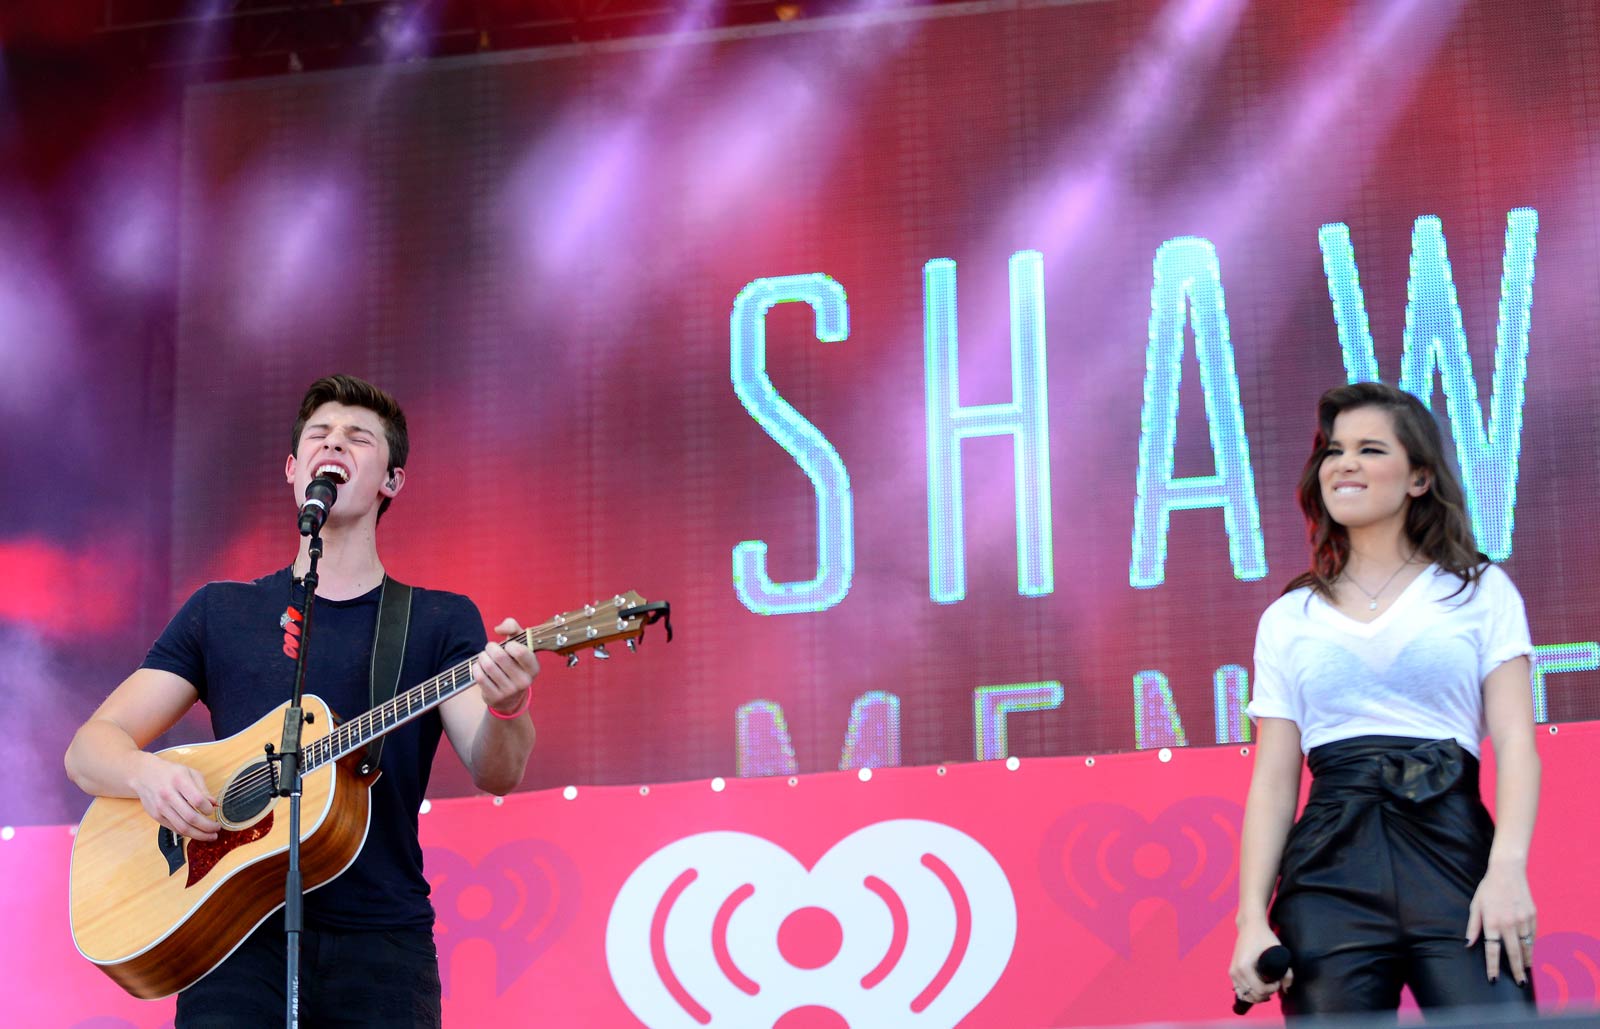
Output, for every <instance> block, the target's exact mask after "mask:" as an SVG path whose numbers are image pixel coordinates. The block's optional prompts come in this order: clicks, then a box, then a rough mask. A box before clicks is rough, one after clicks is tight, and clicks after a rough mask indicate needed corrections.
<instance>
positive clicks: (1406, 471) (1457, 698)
mask: <svg viewBox="0 0 1600 1029" xmlns="http://www.w3.org/2000/svg"><path fill="white" fill-rule="evenodd" d="M1299 500H1300V508H1301V510H1302V511H1303V512H1304V513H1305V516H1306V521H1307V523H1308V527H1309V530H1310V536H1311V551H1312V553H1311V568H1310V569H1309V570H1308V571H1306V572H1305V573H1303V574H1302V575H1300V576H1299V577H1297V578H1296V579H1295V580H1294V581H1292V582H1291V583H1289V585H1288V587H1287V588H1286V589H1285V591H1284V594H1283V596H1281V597H1279V598H1278V600H1277V601H1276V602H1274V603H1273V604H1272V606H1271V607H1269V608H1268V609H1267V610H1266V612H1265V613H1264V614H1263V615H1262V616H1261V623H1260V627H1259V628H1258V630H1257V635H1256V652H1255V683H1254V689H1253V694H1252V699H1251V702H1250V706H1249V708H1248V711H1249V714H1250V716H1251V718H1253V719H1254V720H1255V722H1256V726H1257V728H1256V759H1255V770H1254V772H1253V774H1252V777H1251V782H1250V794H1249V799H1248V800H1247V802H1246V804H1245V816H1244V834H1243V840H1242V843H1241V855H1240V868H1239V913H1238V919H1237V922H1238V930H1239V936H1238V942H1237V944H1236V945H1235V947H1234V954H1233V964H1232V967H1231V968H1230V970H1229V972H1230V977H1231V979H1232V981H1233V986H1234V992H1235V994H1236V995H1237V996H1238V997H1239V998H1240V999H1242V1000H1246V1001H1250V1002H1252V1003H1256V1002H1260V1001H1263V1000H1266V999H1267V998H1268V997H1269V996H1270V995H1271V994H1272V993H1273V992H1274V991H1276V990H1278V989H1279V988H1280V986H1281V987H1282V990H1283V1009H1284V1013H1285V1014H1286V1015H1289V1016H1298V1015H1321V1014H1330V1013H1343V1012H1371V1011H1386V1010H1387V1011H1392V1010H1394V1009H1395V1008H1397V1007H1398V1006H1399V1003H1400V990H1401V987H1402V986H1409V987H1410V988H1411V992H1412V995H1413V996H1414V997H1415V998H1416V1000H1417V1002H1418V1004H1420V1005H1421V1006H1422V1007H1423V1008H1438V1007H1451V1006H1461V1005H1482V1004H1522V1005H1532V1004H1533V988H1532V982H1531V979H1530V975H1531V971H1532V954H1533V942H1534V934H1535V920H1534V905H1533V897H1532V895H1531V893H1530V891H1529V889H1528V875H1527V867H1528V844H1529V840H1530V839H1531V837H1532V835H1533V821H1534V812H1535V809H1536V808H1537V806H1538V796H1539V757H1538V754H1537V753H1536V751H1535V749H1534V731H1533V699H1532V694H1531V691H1530V689H1529V673H1530V665H1529V659H1530V658H1531V656H1532V654H1533V647H1532V644H1531V642H1530V639H1529V635H1528V624H1527V616H1526V615H1525V614H1524V611H1523V606H1522V598H1521V596H1520V595H1519V594H1518V593H1517V589H1516V587H1515V586H1514V585H1513V584H1512V582H1511V580H1510V578H1509V577H1507V576H1506V574H1505V573H1504V572H1503V571H1502V570H1501V569H1500V568H1498V567H1496V566H1495V565H1493V564H1490V563H1489V562H1488V559H1487V558H1485V557H1484V556H1483V555H1482V554H1480V553H1479V552H1478V550H1477V547H1476V546H1475V545H1474V543H1473V539H1472V529H1471V526H1470V524H1469V522H1468V520H1467V514H1466V507H1465V502H1464V497H1463V494H1462V490H1461V486H1460V484H1459V483H1458V482H1457V481H1456V478H1455V476H1454V474H1453V473H1452V472H1451V470H1450V468H1449V466H1448V465H1447V464H1446V463H1445V461H1444V452H1443V445H1442V442H1441V439H1440V434H1439V429H1438V426H1437V425H1435V424H1434V421H1433V417H1432V415H1431V414H1430V413H1429V412H1428V410H1427V408H1425V407H1424V406H1423V405H1422V403H1421V402H1420V401H1418V400H1417V399H1416V398H1415V397H1413V396H1411V395H1410V394H1408V393H1404V392H1402V391H1400V390H1397V389H1394V388H1392V387H1388V386H1384V385H1380V384H1377V383H1358V384H1355V385H1350V386H1340V387H1338V388H1336V389H1332V390H1329V391H1328V392H1327V393H1325V394H1324V395H1323V396H1322V398H1321V400H1320V401H1319V402H1318V405H1317V435H1316V440H1315V443H1314V445H1313V448H1312V453H1311V456H1310V458H1309V459H1308V460H1307V462H1306V466H1305V471H1304V472H1303V474H1302V475H1301V478H1300V489H1299ZM1485 734H1487V735H1488V736H1489V738H1490V739H1491V740H1492V741H1493V744H1494V750H1495V758H1496V761H1497V764H1498V777H1497V787H1496V791H1495V799H1496V811H1497V815H1498V818H1499V825H1498V827H1496V825H1495V824H1494V822H1493V821H1492V820H1491V819H1490V817H1489V814H1488V812H1487V811H1486V810H1485V809H1484V806H1483V802H1482V800H1481V799H1480V796H1479V791H1478V753H1479V744H1480V742H1481V741H1482V739H1483V738H1484V736H1485ZM1302 753H1304V754H1305V755H1306V761H1307V763H1308V764H1309V766H1310V768H1311V773H1312V776H1313V782H1312V787H1311V796H1310V799H1309V801H1308V802H1307V804H1306V808H1305V811H1304V812H1303V813H1302V815H1301V818H1300V821H1299V822H1297V823H1295V824H1294V826H1293V829H1292V831H1291V828H1290V823H1291V822H1293V821H1294V813H1295V807H1296V804H1297V802H1298V798H1299V792H1300V768H1301V755H1302ZM1274 885H1276V886H1277V898H1276V900H1273V887H1274ZM1269 900H1270V901H1272V906H1271V913H1270V916H1269V913H1268V902H1269ZM1274 927H1276V929H1277V932H1276V933H1274V931H1273V929H1274ZM1280 937H1281V942H1282V943H1283V944H1284V945H1286V946H1287V947H1288V948H1289V950H1290V952H1291V953H1292V954H1293V964H1292V969H1291V971H1290V973H1289V974H1288V975H1286V976H1285V977H1284V979H1283V981H1282V983H1281V984H1280V983H1266V982H1263V981H1262V980H1261V978H1260V976H1258V975H1257V974H1256V969H1255V963H1256V960H1257V958H1258V957H1259V956H1260V955H1261V953H1262V952H1263V951H1264V950H1266V949H1267V948H1268V947H1272V946H1274V945H1276V944H1278V943H1279V942H1280Z"/></svg>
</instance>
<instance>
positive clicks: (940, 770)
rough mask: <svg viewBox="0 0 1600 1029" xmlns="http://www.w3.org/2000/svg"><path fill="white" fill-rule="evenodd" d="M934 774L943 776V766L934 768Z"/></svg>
mask: <svg viewBox="0 0 1600 1029" xmlns="http://www.w3.org/2000/svg"><path fill="white" fill-rule="evenodd" d="M934 773H935V774H937V775H944V774H945V770H944V765H940V766H939V767H938V768H935V769H934Z"/></svg>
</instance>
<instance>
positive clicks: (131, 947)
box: [70, 592, 672, 1000]
mask: <svg viewBox="0 0 1600 1029" xmlns="http://www.w3.org/2000/svg"><path fill="white" fill-rule="evenodd" d="M667 614H668V605H667V603H666V602H665V601H656V602H655V603H646V602H645V600H644V598H642V597H640V596H639V594H637V593H633V592H629V593H623V594H619V595H617V596H615V597H612V598H611V599H610V600H608V601H606V602H605V603H596V604H590V605H587V606H586V607H584V608H582V609H581V610H578V611H569V612H568V613H566V614H564V615H558V616H557V617H555V618H553V619H551V620H550V621H549V622H546V623H544V624H543V625H539V626H535V627H534V628H531V629H526V630H524V631H523V632H521V633H520V634H518V635H516V636H513V637H512V639H514V640H517V641H519V642H521V643H523V644H525V645H526V646H527V647H529V648H530V649H532V650H536V651H538V650H546V651H554V652H555V653H558V654H565V655H567V663H568V664H569V665H570V664H575V663H576V662H577V660H578V651H580V650H585V649H588V648H595V656H596V657H601V658H603V657H609V656H610V655H609V654H608V653H607V651H606V649H605V645H606V644H608V643H612V642H615V641H617V640H626V641H627V645H628V648H629V649H630V650H631V649H633V648H634V647H635V646H636V645H637V643H638V641H639V639H640V638H641V637H642V636H643V635H644V629H645V626H646V625H648V624H650V623H652V622H655V621H657V620H659V619H662V618H665V617H666V616H667ZM666 630H667V638H668V639H669V640H670V639H671V638H672V623H671V622H670V621H668V622H667V623H666ZM472 685H473V681H472V662H471V661H464V662H462V663H461V664H459V665H456V666H455V667H454V668H451V669H450V670H449V671H446V672H443V673H442V674H440V675H437V676H435V677H434V678H432V679H429V680H428V681H427V682H424V683H422V684H421V685H420V686H416V687H413V688H412V689H410V690H407V691H406V692H404V693H399V694H396V695H395V696H394V698H393V699H391V700H389V701H388V702H386V703H384V704H380V705H378V706H377V707H375V708H373V709H372V710H370V711H368V712H367V713H366V714H364V715H361V716H360V717H359V718H356V719H354V720H352V721H347V722H339V721H338V719H337V717H336V716H335V715H334V713H333V712H332V711H330V710H329V709H328V705H327V704H326V703H325V702H324V701H323V700H322V699H321V698H319V697H316V696H313V695H310V694H307V695H306V696H305V697H304V698H302V704H301V706H302V708H303V709H304V710H305V712H306V714H307V715H308V716H309V717H308V724H307V725H305V727H304V729H303V730H302V734H301V747H302V750H303V754H304V757H303V764H302V768H303V771H302V775H301V800H300V805H301V807H300V840H301V845H300V867H301V874H302V877H303V880H304V884H305V889H306V890H308V891H309V890H312V889H315V888H316V887H318V886H321V885H323V884H325V883H327V882H329V881H330V880H332V879H333V878H334V877H335V876H337V875H339V873H341V872H343V871H344V870H345V869H346V868H349V867H350V864H351V862H353V861H355V859H356V855H357V854H359V853H360V852H361V846H362V844H363V843H364V842H366V838H367V819H368V802H369V799H370V798H369V792H368V791H369V787H371V785H372V783H373V782H374V781H376V779H377V777H378V773H377V772H373V773H371V774H370V775H366V776H363V775H361V774H360V771H359V767H360V765H361V761H362V757H363V754H364V751H365V748H366V745H367V744H368V743H370V742H371V741H372V740H374V739H376V738H378V737H379V736H382V735H383V734H384V733H387V732H389V731H391V730H392V729H394V728H396V727H397V726H400V725H404V724H405V723H406V722H409V721H410V720H411V719H413V718H416V717H417V716H419V715H421V714H422V713H423V712H425V711H428V710H430V709H432V708H434V707H437V706H438V705H440V704H442V703H444V702H445V701H446V700H449V699H450V698H451V697H453V696H455V695H456V694H457V693H460V692H461V691H462V690H465V689H467V688H468V687H470V686H472ZM288 706H289V705H288V702H287V701H286V702H285V703H284V704H283V705H282V706H281V707H279V708H277V709H276V710H275V711H273V712H271V713H269V714H267V715H265V716H263V717H262V718H261V720H260V721H258V722H256V723H255V724H254V725H252V726H251V727H250V728H248V729H246V730H244V731H243V732H240V733H237V734H235V735H233V736H230V737H228V738H227V739H224V740H217V741H216V742H214V743H200V744H192V745H188V746H181V747H173V748H171V749H168V750H163V751H161V755H162V756H163V757H165V758H167V759H168V760H171V761H176V762H178V763H180V764H184V765H188V766H189V767H191V768H194V769H196V770H198V771H199V772H200V774H201V775H203V776H204V777H205V781H206V786H207V788H208V789H210V790H211V791H212V795H213V796H215V797H216V798H217V801H218V803H217V807H218V811H217V814H216V816H215V817H216V818H217V820H218V821H220V822H221V823H222V826H223V828H222V829H221V830H220V831H219V832H218V833H217V838H216V839H215V840H191V839H188V838H186V837H183V836H179V835H178V834H177V833H175V832H173V831H172V830H171V829H168V828H166V827H165V826H163V825H161V824H160V823H159V822H157V821H155V820H154V819H153V818H151V817H150V816H149V815H147V814H145V811H144V808H143V807H142V806H141V805H140V803H139V801H138V800H135V799H127V798H121V797H99V798H96V799H95V800H94V802H93V803H91V804H90V805H89V810H88V812H87V813H85V814H84V816H83V821H82V822H80V823H79V824H78V832H77V836H76V838H75V839H74V841H73V844H72V872H71V883H70V885H71V900H70V908H71V914H72V939H73V942H74V943H75V944H76V945H77V947H78V951H79V953H81V954H82V955H83V956H84V957H86V958H88V959H89V960H90V961H92V962H94V963H95V964H96V965H99V966H100V968H101V969H102V970H103V971H104V972H105V973H106V974H107V975H109V976H110V977H111V978H112V979H114V980H116V982H117V984H118V985H120V986H121V987H122V988H123V989H125V990H127V991H128V992H129V993H131V994H133V995H134V996H135V997H141V998H144V999H146V1000H153V999H155V998H157V997H165V996H167V995H169V994H172V993H176V992H178V991H179V990H181V989H183V988H184V987H186V986H188V985H190V984H191V983H193V982H195V981H196V980H197V979H199V978H200V977H201V976H203V975H205V974H206V973H207V972H209V971H211V970H212V969H213V968H215V967H216V966H217V965H218V964H220V963H221V962H222V960H223V959H224V958H226V957H227V956H228V955H229V954H231V953H233V951H234V949H235V948H236V947H238V946H239V944H240V943H241V942H243V941H244V939H245V937H246V936H248V935H249V934H250V933H251V931H253V930H254V929H255V927H256V926H258V925H260V924H261V923H262V922H263V921H265V920H266V918H267V917H268V916H269V915H271V914H272V913H273V912H274V911H276V910H278V909H279V908H280V907H282V906H283V903H284V899H283V883H284V877H285V875H286V874H287V872H288V868H289V799H288V798H287V797H280V796H278V795H277V794H276V792H275V789H274V770H275V766H273V765H269V763H268V760H267V754H268V753H269V752H270V749H271V747H274V746H276V745H277V744H278V743H279V741H280V737H281V735H282V729H283V717H284V716H283V712H284V710H285V709H286V708H287V707H288ZM269 745H271V746H269Z"/></svg>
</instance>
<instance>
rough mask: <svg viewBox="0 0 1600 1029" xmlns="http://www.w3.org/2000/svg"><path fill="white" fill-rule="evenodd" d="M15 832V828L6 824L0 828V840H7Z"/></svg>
mask: <svg viewBox="0 0 1600 1029" xmlns="http://www.w3.org/2000/svg"><path fill="white" fill-rule="evenodd" d="M16 834H17V830H16V829H14V828H12V827H11V826H9V825H8V826H6V827H5V828H3V829H0V840H9V839H11V837H13V836H15V835H16Z"/></svg>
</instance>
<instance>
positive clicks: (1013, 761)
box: [1006, 754, 1022, 772]
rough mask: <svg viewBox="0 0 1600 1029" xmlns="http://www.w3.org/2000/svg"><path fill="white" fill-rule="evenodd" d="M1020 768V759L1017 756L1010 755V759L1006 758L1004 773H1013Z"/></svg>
mask: <svg viewBox="0 0 1600 1029" xmlns="http://www.w3.org/2000/svg"><path fill="white" fill-rule="evenodd" d="M1021 767H1022V759H1021V758H1019V757H1017V755H1015V754H1012V755H1011V756H1010V757H1008V758H1006V771H1008V772H1015V771H1016V770H1017V769H1019V768H1021Z"/></svg>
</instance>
